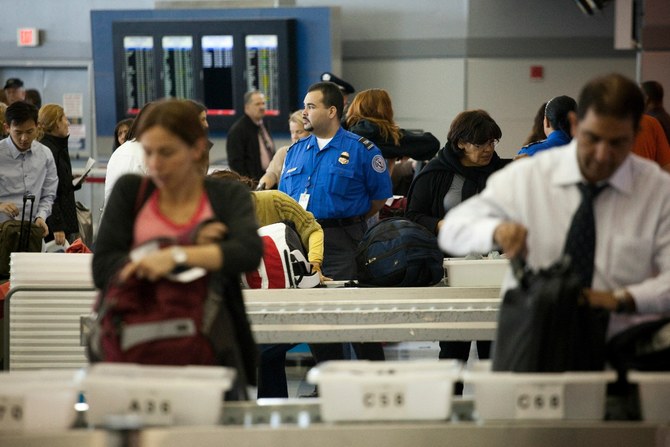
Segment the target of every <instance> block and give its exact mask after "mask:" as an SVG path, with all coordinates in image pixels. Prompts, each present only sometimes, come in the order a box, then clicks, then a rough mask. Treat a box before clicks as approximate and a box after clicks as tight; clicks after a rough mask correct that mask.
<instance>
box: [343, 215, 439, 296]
mask: <svg viewBox="0 0 670 447" xmlns="http://www.w3.org/2000/svg"><path fill="white" fill-rule="evenodd" d="M443 259H444V254H443V253H442V251H441V250H440V248H439V247H438V246H437V238H436V237H435V235H433V234H432V233H431V232H430V231H428V230H427V229H426V228H424V227H422V226H421V225H419V224H416V223H414V222H412V221H410V220H408V219H405V218H402V217H392V218H388V219H382V220H380V221H379V222H378V223H376V224H375V225H373V226H372V227H370V228H369V229H368V231H367V232H366V233H365V235H363V239H362V240H361V242H360V243H359V245H358V249H357V250H356V266H357V272H358V283H359V284H360V285H367V286H381V287H395V286H399V287H412V286H414V287H416V286H432V285H434V284H437V283H438V282H440V281H441V280H442V278H443V277H444V267H443Z"/></svg>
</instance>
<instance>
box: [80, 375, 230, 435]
mask: <svg viewBox="0 0 670 447" xmlns="http://www.w3.org/2000/svg"><path fill="white" fill-rule="evenodd" d="M234 378H235V370H234V369H232V368H224V367H217V366H149V365H136V364H122V363H98V364H96V365H93V366H92V367H91V369H90V370H89V372H88V374H87V375H86V377H85V378H84V380H83V389H84V395H85V396H86V402H87V403H88V405H89V409H88V415H87V417H88V422H89V423H90V424H93V425H95V426H106V425H108V424H110V423H111V421H112V420H114V418H116V417H118V416H134V417H137V418H138V419H139V423H140V424H141V425H154V426H161V425H214V424H217V423H219V419H220V417H221V410H222V406H223V395H224V393H225V392H226V391H228V390H229V389H230V388H231V387H232V383H233V380H234Z"/></svg>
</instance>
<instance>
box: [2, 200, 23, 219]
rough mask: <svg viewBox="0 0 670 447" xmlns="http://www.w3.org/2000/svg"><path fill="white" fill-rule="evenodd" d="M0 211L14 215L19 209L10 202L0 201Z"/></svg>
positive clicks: (10, 215)
mask: <svg viewBox="0 0 670 447" xmlns="http://www.w3.org/2000/svg"><path fill="white" fill-rule="evenodd" d="M0 213H4V214H6V215H8V216H9V217H12V218H14V217H16V216H18V215H19V209H18V208H17V207H16V205H14V204H13V203H11V202H3V203H0Z"/></svg>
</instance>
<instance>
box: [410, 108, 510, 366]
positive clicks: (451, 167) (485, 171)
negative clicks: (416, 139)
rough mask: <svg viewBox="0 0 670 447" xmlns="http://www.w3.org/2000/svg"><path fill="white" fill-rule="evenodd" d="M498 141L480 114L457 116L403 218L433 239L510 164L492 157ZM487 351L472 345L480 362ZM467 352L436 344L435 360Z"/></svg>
mask: <svg viewBox="0 0 670 447" xmlns="http://www.w3.org/2000/svg"><path fill="white" fill-rule="evenodd" d="M501 137H502V131H501V130H500V127H499V126H498V124H497V123H496V122H495V121H494V120H493V118H491V117H490V116H489V114H488V113H486V112H485V111H483V110H471V111H466V112H461V113H459V114H458V115H457V116H456V118H455V119H454V121H453V122H452V123H451V127H450V128H449V133H448V135H447V143H446V144H445V146H444V147H443V148H442V149H440V150H439V151H438V153H437V156H436V157H435V158H434V159H433V160H431V162H430V163H428V165H426V167H425V168H423V170H422V171H421V172H420V173H419V174H418V175H417V176H416V178H415V179H414V181H413V182H412V185H411V187H410V190H409V193H408V195H407V211H406V214H405V216H406V217H407V218H408V219H410V220H412V221H414V222H417V223H418V224H420V225H422V226H424V227H426V228H427V229H428V230H430V231H431V232H433V233H434V234H436V235H437V232H438V230H439V229H440V226H441V225H442V220H443V218H444V215H445V214H446V212H447V211H449V209H451V208H452V207H454V206H456V205H458V204H459V203H461V202H462V201H463V200H466V199H467V198H469V197H472V196H473V195H475V194H477V193H479V192H480V191H481V190H482V189H484V186H485V185H486V180H487V179H488V177H489V175H491V174H492V173H493V172H495V171H497V170H498V169H501V168H502V167H503V166H505V164H507V163H508V162H509V160H503V159H501V158H500V157H499V156H498V154H496V152H495V147H496V145H497V144H498V141H499V140H500V138H501ZM490 349H491V342H484V341H478V342H477V350H478V353H479V358H488V357H489V352H490ZM469 351H470V342H451V341H450V342H446V341H441V342H440V358H456V359H460V360H463V361H466V360H467V359H468V354H469Z"/></svg>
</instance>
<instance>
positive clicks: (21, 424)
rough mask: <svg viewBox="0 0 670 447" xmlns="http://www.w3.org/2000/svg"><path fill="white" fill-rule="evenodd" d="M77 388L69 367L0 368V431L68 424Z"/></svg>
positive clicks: (72, 418) (59, 427) (72, 417)
mask: <svg viewBox="0 0 670 447" xmlns="http://www.w3.org/2000/svg"><path fill="white" fill-rule="evenodd" d="M78 390H79V386H78V381H77V377H76V371H73V370H52V369H49V370H47V369H43V370H33V371H12V372H1V373H0V409H1V410H2V411H0V433H2V432H33V431H35V430H66V429H68V428H70V427H71V426H72V424H73V423H74V421H75V418H76V412H75V409H74V406H75V404H76V403H77V397H78V395H79V393H78ZM0 437H1V435H0Z"/></svg>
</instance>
